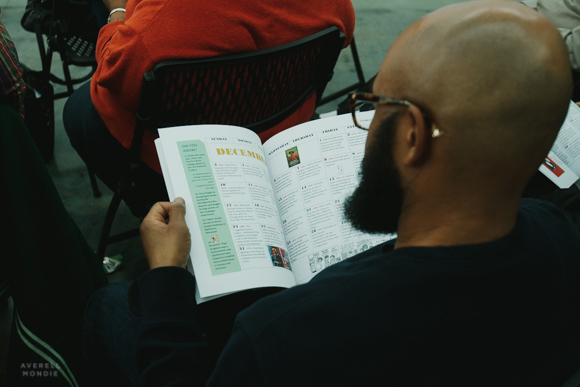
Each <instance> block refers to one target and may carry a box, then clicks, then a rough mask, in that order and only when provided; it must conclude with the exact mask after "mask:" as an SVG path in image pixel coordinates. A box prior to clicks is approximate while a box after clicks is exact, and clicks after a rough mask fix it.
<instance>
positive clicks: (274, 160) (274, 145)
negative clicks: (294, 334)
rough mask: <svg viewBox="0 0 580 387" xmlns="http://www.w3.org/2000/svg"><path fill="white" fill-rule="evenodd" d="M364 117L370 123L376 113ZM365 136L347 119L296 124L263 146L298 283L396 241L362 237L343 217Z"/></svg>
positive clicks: (354, 179) (368, 113)
mask: <svg viewBox="0 0 580 387" xmlns="http://www.w3.org/2000/svg"><path fill="white" fill-rule="evenodd" d="M365 114H366V117H365V120H366V122H370V121H371V120H372V117H373V114H374V111H371V112H367V113H365ZM366 137H367V131H366V130H362V129H359V128H357V127H355V126H354V124H353V121H352V118H351V116H350V114H345V115H341V116H336V117H330V118H325V119H321V120H315V121H310V122H307V123H304V124H301V125H297V126H295V127H293V128H291V129H289V130H286V131H284V132H281V133H279V134H277V135H276V136H274V137H272V138H271V139H269V140H268V141H266V142H265V143H264V152H265V154H266V156H267V158H268V167H269V169H270V176H271V178H272V187H273V189H274V192H275V200H276V202H277V204H278V210H279V214H280V219H281V223H282V228H283V230H284V236H285V238H286V246H287V248H288V252H289V257H290V265H291V267H292V271H293V273H294V276H295V277H296V282H297V283H298V284H300V283H305V282H307V281H309V280H310V279H311V278H312V277H313V276H315V275H316V274H317V273H319V272H320V271H321V270H323V269H324V268H326V267H329V266H331V265H333V264H335V263H338V262H340V261H342V260H345V259H347V258H350V257H351V256H353V255H356V254H358V253H360V252H362V251H364V250H366V249H369V248H371V247H373V246H375V245H376V244H378V243H382V242H384V241H386V240H388V239H391V238H393V237H394V235H388V236H384V235H368V234H364V233H361V232H359V231H357V230H355V229H354V228H353V227H352V226H351V225H350V223H349V222H348V221H347V220H346V219H345V217H344V215H343V204H344V200H345V198H346V197H347V196H349V195H350V194H351V193H352V192H353V190H354V189H355V188H356V187H357V185H358V173H359V169H360V165H361V161H362V159H363V156H364V150H365V143H366Z"/></svg>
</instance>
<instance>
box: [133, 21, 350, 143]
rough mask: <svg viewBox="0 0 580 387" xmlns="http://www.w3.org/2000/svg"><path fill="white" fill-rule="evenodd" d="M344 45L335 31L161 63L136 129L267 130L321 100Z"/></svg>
mask: <svg viewBox="0 0 580 387" xmlns="http://www.w3.org/2000/svg"><path fill="white" fill-rule="evenodd" d="M344 40H345V37H344V35H343V34H342V33H341V32H340V30H338V28H336V27H332V28H328V29H326V30H324V31H321V32H319V33H316V34H314V35H311V36H309V37H307V38H304V39H301V40H298V41H295V42H291V43H288V44H284V45H281V46H277V47H273V48H268V49H264V50H258V51H253V52H244V53H240V54H233V55H225V56H220V57H215V58H208V59H196V60H172V61H165V62H162V63H159V64H158V65H157V66H155V68H154V69H153V70H152V71H150V72H148V73H146V74H144V82H143V90H142V93H141V101H140V105H139V110H138V112H137V125H138V126H140V125H141V126H143V127H146V128H148V129H150V130H152V131H156V130H157V129H158V128H162V127H167V126H175V125H197V124H224V125H237V126H243V127H246V128H249V129H252V130H254V131H255V132H257V133H259V132H261V131H264V130H266V129H269V128H271V127H273V126H275V125H276V124H278V123H280V122H282V121H283V120H284V119H286V118H287V117H288V116H290V115H291V114H292V113H293V112H295V111H296V110H297V109H298V108H299V107H300V106H302V105H303V104H304V102H306V100H307V99H308V98H310V97H311V96H312V95H313V94H314V93H317V99H318V100H319V99H320V97H321V96H322V93H323V92H324V89H325V87H326V84H327V83H328V81H329V80H330V79H331V78H332V75H333V69H334V65H335V64H336V61H337V59H338V56H339V54H340V50H341V49H342V46H343V45H344ZM137 137H140V136H138V135H136V136H134V138H137Z"/></svg>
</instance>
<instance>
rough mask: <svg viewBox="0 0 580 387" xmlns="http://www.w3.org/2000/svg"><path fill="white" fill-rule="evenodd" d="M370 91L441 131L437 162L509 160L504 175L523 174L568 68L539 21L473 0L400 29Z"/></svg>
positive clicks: (552, 32)
mask: <svg viewBox="0 0 580 387" xmlns="http://www.w3.org/2000/svg"><path fill="white" fill-rule="evenodd" d="M375 93H377V94H383V95H388V96H393V97H398V98H405V99H408V100H409V101H411V102H413V103H415V104H417V105H418V106H420V107H421V109H422V110H424V111H425V112H426V114H427V116H428V117H429V118H430V119H431V120H433V121H434V123H435V124H436V125H437V126H438V127H439V128H440V129H441V130H442V131H443V132H444V135H443V136H442V137H440V138H438V139H437V140H436V142H437V145H436V148H437V149H436V151H437V152H439V153H438V155H439V156H440V159H439V161H441V162H444V163H445V162H447V163H449V164H450V165H454V166H469V168H470V169H471V173H473V172H474V171H473V169H474V168H475V169H477V168H482V169H486V168H487V169H489V170H493V169H495V170H496V173H497V169H496V168H497V165H496V164H498V163H501V164H502V165H503V166H504V167H505V166H506V164H509V165H510V167H508V169H509V168H513V170H506V171H505V173H506V176H508V175H510V173H511V174H512V175H514V174H519V175H521V173H522V170H525V171H526V174H528V175H531V173H533V171H534V170H535V169H537V167H538V166H539V164H540V162H541V161H542V159H543V157H544V156H545V155H546V154H547V152H548V150H549V149H550V147H551V144H552V142H553V140H554V139H555V137H556V135H557V131H558V129H559V128H560V126H561V124H562V122H563V119H564V117H565V115H566V111H567V107H568V102H569V99H570V96H571V71H570V65H569V61H568V54H567V51H566V47H565V45H564V42H563V41H562V38H561V36H560V34H559V33H558V31H557V30H556V28H555V27H554V26H553V25H552V23H551V22H550V21H549V20H548V19H547V18H545V17H544V16H542V15H541V14H539V13H537V12H535V11H533V10H531V9H529V8H527V7H526V6H524V5H521V4H519V3H515V2H511V1H497V0H492V1H474V2H467V3H460V4H455V5H452V6H448V7H444V8H441V9H439V10H437V11H435V12H433V13H431V14H429V15H427V16H425V17H424V18H422V19H420V20H418V21H417V22H415V23H414V24H413V25H411V26H410V27H409V28H408V29H407V30H405V31H404V32H403V33H402V34H401V35H400V36H399V38H398V39H397V40H396V41H395V42H394V43H393V45H392V47H391V49H390V50H389V52H388V54H387V56H386V58H385V61H384V62H383V65H382V67H381V70H380V72H379V76H378V77H377V80H376V82H375ZM490 156H494V157H490ZM518 171H519V172H518ZM528 177H529V176H528Z"/></svg>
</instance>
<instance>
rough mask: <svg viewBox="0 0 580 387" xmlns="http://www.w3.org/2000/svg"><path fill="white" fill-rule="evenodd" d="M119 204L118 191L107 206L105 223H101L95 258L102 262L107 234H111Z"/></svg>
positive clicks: (107, 238)
mask: <svg viewBox="0 0 580 387" xmlns="http://www.w3.org/2000/svg"><path fill="white" fill-rule="evenodd" d="M120 204H121V195H120V194H119V191H116V192H115V194H114V195H113V199H112V200H111V204H109V209H108V210H107V215H106V216H105V222H104V223H103V228H102V230H101V237H100V238H99V247H98V249H97V258H98V259H99V260H102V259H103V258H105V250H106V248H107V244H108V242H109V233H110V232H111V227H112V226H113V221H114V220H115V215H116V214H117V210H118V209H119V205H120Z"/></svg>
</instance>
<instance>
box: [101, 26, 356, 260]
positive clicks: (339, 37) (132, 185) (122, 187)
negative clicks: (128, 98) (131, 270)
mask: <svg viewBox="0 0 580 387" xmlns="http://www.w3.org/2000/svg"><path fill="white" fill-rule="evenodd" d="M344 41H345V37H344V35H343V34H342V33H341V32H340V30H338V28H336V27H332V28H328V29H326V30H324V31H321V32H319V33H316V34H314V35H311V36H309V37H306V38H304V39H300V40H298V41H295V42H291V43H288V44H284V45H281V46H278V47H273V48H268V49H264V50H258V51H253V52H243V53H239V54H233V55H225V56H220V57H214V58H207V59H195V60H172V61H165V62H162V63H159V64H158V65H157V66H155V68H154V69H153V70H152V71H150V72H147V73H145V74H144V76H143V89H142V92H141V99H140V104H139V109H138V111H137V114H136V122H137V123H136V129H135V135H134V136H133V144H132V146H131V151H132V153H133V158H134V162H132V163H131V165H130V166H129V167H128V170H127V173H126V174H125V175H124V177H123V178H122V179H121V181H120V182H119V185H118V187H117V189H116V191H115V193H114V196H113V199H112V200H111V204H110V205H109V209H108V211H107V215H106V218H105V222H104V224H103V229H102V232H101V238H100V242H99V248H98V250H97V256H98V257H99V258H103V257H104V254H105V248H106V246H107V244H110V243H114V242H118V241H120V240H124V239H127V238H129V237H132V236H136V235H138V232H139V230H138V229H136V230H131V231H128V232H125V233H122V234H119V235H115V236H109V233H110V229H111V226H112V223H113V220H114V217H115V214H116V212H117V209H118V207H119V204H120V202H121V200H124V201H125V202H126V203H127V204H128V205H129V207H130V208H131V210H132V212H133V214H134V215H137V216H139V217H140V218H142V217H144V216H145V215H146V214H147V212H148V211H149V209H150V207H151V205H152V204H153V203H152V202H151V201H148V200H142V199H143V198H145V196H146V195H145V192H143V191H142V188H141V187H142V185H141V184H140V183H139V180H140V176H139V175H140V172H139V171H140V169H141V165H142V164H141V161H140V160H139V157H138V155H139V153H140V150H141V141H142V137H143V133H144V132H145V130H150V131H153V132H157V129H158V128H162V127H168V126H176V125H197V124H225V125H237V126H243V127H246V128H248V129H251V130H253V131H254V132H256V133H260V132H262V131H264V130H267V129H269V128H272V127H273V126H275V125H276V124H278V123H280V122H282V121H283V120H284V119H286V118H287V117H289V116H290V115H291V114H292V113H293V112H295V111H296V110H297V109H298V108H299V107H300V106H302V105H303V104H304V102H306V101H307V100H308V98H310V97H311V96H312V95H314V93H316V98H317V102H319V101H320V98H321V96H322V94H323V92H324V89H325V88H326V84H327V83H328V81H330V79H331V78H332V75H333V69H334V66H335V64H336V61H337V59H338V56H339V54H340V51H341V49H342V47H343V45H344Z"/></svg>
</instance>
